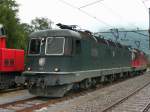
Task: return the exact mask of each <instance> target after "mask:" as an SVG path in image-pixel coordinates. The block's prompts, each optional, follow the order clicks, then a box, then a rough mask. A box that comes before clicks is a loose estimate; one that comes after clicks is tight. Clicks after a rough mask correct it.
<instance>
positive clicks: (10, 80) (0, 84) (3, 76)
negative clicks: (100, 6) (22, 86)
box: [0, 72, 21, 89]
mask: <svg viewBox="0 0 150 112" xmlns="http://www.w3.org/2000/svg"><path fill="white" fill-rule="evenodd" d="M20 74H21V73H19V72H0V89H8V88H10V87H13V86H15V85H16V83H15V77H16V76H19V75H20Z"/></svg>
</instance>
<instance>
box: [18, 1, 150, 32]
mask: <svg viewBox="0 0 150 112" xmlns="http://www.w3.org/2000/svg"><path fill="white" fill-rule="evenodd" d="M16 1H17V3H19V4H20V6H19V14H18V16H19V18H20V19H21V22H25V23H30V21H31V20H32V19H34V18H35V17H47V18H49V19H51V20H52V21H53V22H54V23H58V22H61V23H64V24H76V25H79V26H81V27H82V28H86V29H89V30H92V31H98V30H101V29H111V28H120V27H121V28H126V29H128V28H131V29H136V28H137V27H139V28H140V29H148V25H149V23H148V22H149V20H148V7H149V6H150V1H149V0H101V2H98V1H100V0H16ZM93 2H97V3H96V4H93V5H90V6H87V7H84V8H82V6H85V5H88V4H92V3H93ZM79 8H80V9H79Z"/></svg>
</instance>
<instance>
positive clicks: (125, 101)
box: [102, 82, 150, 112]
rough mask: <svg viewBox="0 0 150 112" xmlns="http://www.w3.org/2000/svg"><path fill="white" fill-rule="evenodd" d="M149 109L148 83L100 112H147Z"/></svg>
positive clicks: (149, 89)
mask: <svg viewBox="0 0 150 112" xmlns="http://www.w3.org/2000/svg"><path fill="white" fill-rule="evenodd" d="M149 109H150V82H149V83H147V84H145V85H144V86H142V87H141V88H138V89H137V90H135V91H134V92H132V93H131V94H129V95H127V96H125V97H123V98H122V99H120V100H118V101H116V102H115V103H114V104H112V105H111V106H109V107H106V108H105V109H104V110H103V111H102V112H133V111H134V112H148V111H149Z"/></svg>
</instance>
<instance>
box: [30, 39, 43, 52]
mask: <svg viewBox="0 0 150 112" xmlns="http://www.w3.org/2000/svg"><path fill="white" fill-rule="evenodd" d="M40 46H41V39H32V40H31V41H30V45H29V54H39V53H40Z"/></svg>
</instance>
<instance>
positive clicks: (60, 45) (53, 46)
mask: <svg viewBox="0 0 150 112" xmlns="http://www.w3.org/2000/svg"><path fill="white" fill-rule="evenodd" d="M64 45H65V38H64V37H48V38H47V40H46V54H47V55H63V54H64Z"/></svg>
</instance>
